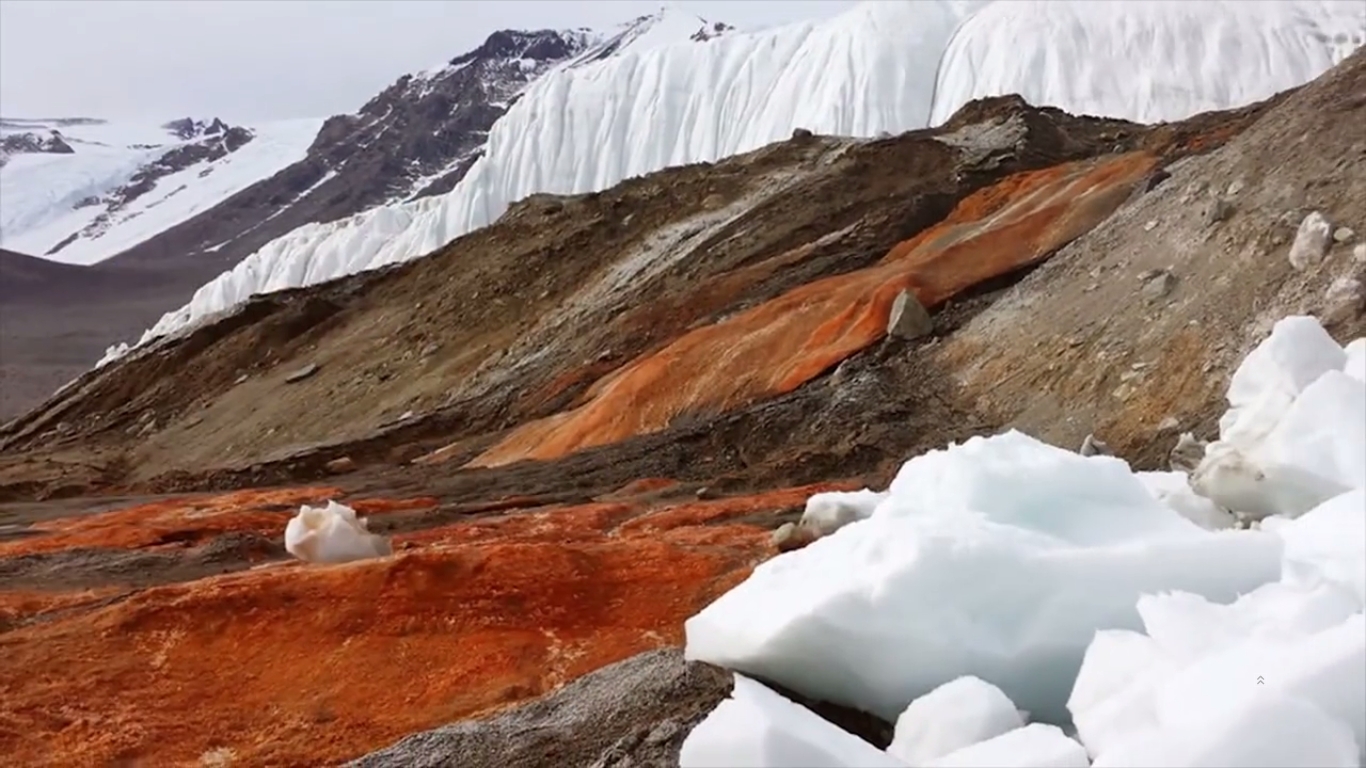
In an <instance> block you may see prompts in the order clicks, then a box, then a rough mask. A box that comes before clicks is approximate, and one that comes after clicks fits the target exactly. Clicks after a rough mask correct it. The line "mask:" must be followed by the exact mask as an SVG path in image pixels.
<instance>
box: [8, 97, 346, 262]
mask: <svg viewBox="0 0 1366 768" xmlns="http://www.w3.org/2000/svg"><path fill="white" fill-rule="evenodd" d="M62 122H66V121H20V120H8V121H6V123H5V125H4V128H3V135H5V136H14V135H18V134H20V133H21V132H22V133H41V134H47V133H49V132H50V131H53V130H55V131H58V132H59V135H60V137H61V138H62V139H63V140H64V142H65V143H66V145H68V146H69V147H70V148H71V150H72V151H71V152H70V153H64V154H56V153H50V152H43V153H23V154H11V155H10V156H9V157H8V158H7V162H6V163H5V165H4V166H3V168H2V169H0V244H3V246H4V247H6V248H11V249H14V250H16V251H20V252H23V253H32V254H37V255H45V256H46V257H47V258H50V259H53V260H56V261H62V262H66V263H71V264H92V263H95V262H98V261H102V260H104V259H106V258H109V257H110V256H113V255H115V254H117V253H119V252H121V251H124V250H126V249H128V248H131V247H133V246H135V245H137V244H138V243H140V242H143V241H144V240H146V239H148V238H150V237H152V236H154V235H156V234H158V233H160V232H162V231H164V230H166V229H168V228H170V227H172V226H174V225H176V224H179V223H180V222H182V221H185V220H186V219H188V218H190V217H191V216H193V215H195V214H196V213H199V212H201V211H203V210H207V209H208V208H211V207H213V206H214V205H216V204H217V203H219V202H220V201H222V200H224V199H226V198H227V197H229V196H231V195H233V194H234V193H236V192H238V191H240V190H242V189H244V188H246V187H248V186H250V185H251V184H254V183H255V182H257V181H260V180H261V179H263V178H266V177H269V176H270V175H271V174H273V173H275V172H276V171H278V170H279V169H281V168H283V167H285V166H287V165H289V164H290V163H293V162H295V161H297V160H299V159H301V158H302V157H303V156H304V154H305V152H306V151H307V149H308V146H309V144H310V143H311V142H312V141H313V138H314V137H315V136H316V135H317V132H318V127H319V126H320V125H321V124H322V121H321V120H286V121H278V122H270V123H262V124H259V125H257V126H254V127H252V128H240V127H239V128H233V127H230V126H227V125H226V124H222V123H218V127H217V128H216V129H213V128H211V127H210V129H209V131H208V132H206V126H205V125H204V124H202V123H200V124H197V125H196V124H195V123H194V122H193V121H176V122H175V123H169V124H167V125H156V124H154V123H146V124H139V123H122V122H118V123H106V122H102V121H100V122H94V121H91V122H80V123H76V124H68V125H63V124H61V123H62Z"/></svg>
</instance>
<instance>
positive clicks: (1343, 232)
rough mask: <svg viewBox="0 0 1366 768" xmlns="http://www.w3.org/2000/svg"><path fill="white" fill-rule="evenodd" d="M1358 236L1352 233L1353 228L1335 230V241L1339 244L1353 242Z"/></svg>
mask: <svg viewBox="0 0 1366 768" xmlns="http://www.w3.org/2000/svg"><path fill="white" fill-rule="evenodd" d="M1356 234H1357V233H1355V232H1353V231H1352V228H1351V227H1338V228H1337V229H1335V230H1333V241H1334V242H1338V243H1345V242H1347V241H1348V240H1351V239H1352V238H1354V237H1356Z"/></svg>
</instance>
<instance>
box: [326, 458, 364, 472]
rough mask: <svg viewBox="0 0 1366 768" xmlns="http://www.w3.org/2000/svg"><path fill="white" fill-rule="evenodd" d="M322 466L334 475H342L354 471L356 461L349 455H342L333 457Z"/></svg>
mask: <svg viewBox="0 0 1366 768" xmlns="http://www.w3.org/2000/svg"><path fill="white" fill-rule="evenodd" d="M323 466H324V467H325V468H326V469H327V471H328V472H331V473H332V474H334V475H344V474H346V473H347V472H355V471H356V462H355V460H354V459H352V458H351V457H350V456H342V457H340V458H336V459H333V460H331V461H329V462H327V463H326V464H325V465H323Z"/></svg>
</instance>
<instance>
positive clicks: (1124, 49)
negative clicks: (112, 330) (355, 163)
mask: <svg viewBox="0 0 1366 768" xmlns="http://www.w3.org/2000/svg"><path fill="white" fill-rule="evenodd" d="M668 18H670V15H669V14H667V13H666V14H660V15H659V17H657V21H658V23H660V24H663V23H664V20H665V19H668ZM698 22H700V20H697V19H693V20H692V21H690V22H689V23H683V24H680V23H677V22H676V21H675V22H674V23H671V24H670V28H671V29H676V30H679V31H682V30H687V29H690V28H692V29H695V28H696V27H697V24H698ZM641 39H642V40H646V41H648V42H645V43H641V44H631V45H626V46H623V47H621V48H619V49H617V50H615V51H613V52H612V53H611V55H610V56H606V57H604V58H601V59H600V60H593V61H589V62H584V61H581V60H580V61H572V62H568V63H566V64H565V65H562V66H560V67H558V68H555V69H553V70H551V71H550V72H548V73H547V74H546V75H545V76H543V77H542V78H540V79H539V80H537V81H535V82H534V83H532V85H531V86H530V87H529V88H528V89H527V90H526V91H525V92H524V94H523V96H522V98H521V99H520V100H519V101H518V102H517V103H516V104H515V105H514V106H513V107H512V108H511V109H510V110H509V111H508V113H507V114H506V115H505V116H504V117H503V118H502V119H501V120H499V121H498V122H497V123H495V124H494V127H493V130H492V131H491V132H490V135H489V140H488V145H487V151H486V152H485V154H484V156H483V157H482V158H481V159H480V160H479V161H477V162H476V163H475V164H474V166H473V167H472V168H471V170H470V172H469V173H468V175H467V176H466V177H465V178H464V179H463V180H462V181H461V182H460V184H458V185H457V186H456V187H455V188H454V189H453V190H451V192H449V193H447V194H446V195H442V196H434V197H430V198H424V199H422V200H418V201H414V202H409V203H402V204H397V205H391V206H385V207H382V208H376V209H372V210H370V211H366V212H363V213H361V214H357V215H355V216H353V217H350V218H347V219H343V220H340V221H336V222H330V223H328V224H314V225H307V226H304V227H300V228H299V229H297V230H294V231H292V232H290V233H288V234H286V235H284V236H282V237H280V238H277V239H276V240H274V241H272V242H270V243H267V244H266V245H265V246H263V247H262V248H261V249H260V250H259V251H257V252H256V253H254V254H252V255H251V256H249V257H247V258H246V259H244V260H243V261H242V262H240V263H239V264H238V265H237V266H235V267H234V268H233V269H232V270H230V271H228V272H225V273H223V274H222V275H220V276H219V277H217V278H215V279H214V280H213V281H211V282H209V283H208V284H206V285H205V286H203V287H202V288H200V290H199V291H198V292H196V293H195V295H194V296H193V297H192V298H191V300H190V301H189V303H188V304H186V305H185V306H184V307H181V308H180V309H177V310H175V311H172V312H169V313H167V314H166V315H165V316H163V317H162V318H161V320H159V321H158V322H157V323H156V325H155V326H153V327H152V328H151V329H149V330H148V331H146V332H145V333H144V334H143V335H142V338H141V339H140V340H139V341H138V342H137V343H136V344H135V345H133V346H132V347H130V346H129V345H127V344H120V345H118V346H116V347H113V348H111V349H110V350H109V352H108V353H107V354H106V355H105V357H104V359H103V360H101V361H100V363H99V364H100V365H104V364H106V363H108V362H110V361H112V360H115V359H118V358H119V357H121V356H123V355H124V354H126V353H127V352H128V351H130V349H133V348H136V347H138V346H143V345H146V344H148V343H150V342H151V341H153V340H155V339H157V338H161V337H163V336H168V335H173V334H178V333H181V332H184V331H185V330H187V329H189V328H193V327H195V326H196V325H198V324H200V323H202V322H205V321H207V320H210V319H212V318H214V317H218V316H221V315H222V313H224V312H225V311H228V310H230V309H231V308H232V307H234V306H236V305H238V304H241V303H242V302H244V301H246V300H247V299H248V298H250V297H251V296H252V295H253V294H258V293H269V292H272V291H278V290H283V289H286V288H293V287H299V286H304V285H311V284H315V283H319V282H323V281H326V280H329V279H333V278H337V277H341V276H344V275H347V274H352V273H355V272H360V271H364V270H368V269H375V268H378V267H382V266H385V265H388V264H392V263H396V262H400V261H405V260H408V259H412V258H415V257H418V256H421V255H423V254H426V253H429V252H431V251H433V250H435V249H437V248H440V247H442V246H444V245H446V244H447V243H449V242H450V241H452V240H453V239H455V238H456V237H459V236H460V235H462V234H465V233H467V232H470V231H472V230H474V229H477V228H479V227H482V226H485V225H487V224H489V223H491V222H492V221H494V220H495V219H496V218H497V217H498V216H500V215H502V213H503V212H504V211H505V210H506V209H507V207H508V205H509V204H510V203H512V202H515V201H517V200H520V199H522V198H524V197H526V196H527V195H530V194H533V193H538V192H548V193H555V194H577V193H584V192H591V191H597V190H601V189H605V188H607V187H609V186H611V185H613V184H616V183H617V182H620V181H622V180H624V179H627V178H630V177H633V176H638V175H642V174H646V173H649V172H652V171H656V170H659V169H662V168H665V167H669V166H675V165H681V164H687V163H696V162H710V161H715V160H718V159H721V158H723V157H727V156H730V155H734V154H738V153H741V152H746V151H749V150H753V149H757V148H758V147H761V146H763V145H765V144H769V143H772V142H774V141H778V140H781V139H785V138H787V137H789V136H790V135H791V133H792V131H793V130H794V129H796V128H806V129H808V130H811V131H814V132H816V133H821V134H833V135H845V136H863V137H870V136H874V135H877V134H879V133H881V132H884V131H886V132H891V133H898V132H901V131H906V130H911V129H916V128H923V127H926V126H929V125H933V124H937V123H938V122H941V121H943V120H944V119H946V118H947V117H948V116H949V115H951V114H952V113H953V112H954V111H955V110H956V109H957V108H958V107H960V106H962V105H963V104H964V103H966V102H968V101H969V100H971V99H974V98H980V97H984V96H991V95H1001V94H1006V93H1019V94H1021V95H1023V96H1024V97H1025V98H1027V99H1028V100H1029V101H1031V102H1033V103H1036V104H1047V105H1051V106H1056V107H1060V108H1062V109H1065V110H1067V111H1069V112H1074V113H1076V112H1081V113H1089V114H1098V115H1105V116H1110V117H1120V118H1127V119H1131V120H1137V121H1142V122H1152V121H1157V120H1173V119H1178V118H1182V117H1186V116H1189V115H1190V114H1193V113H1196V112H1199V111H1204V110H1210V109H1219V108H1228V107H1233V106H1238V105H1241V104H1245V103H1248V102H1252V101H1256V100H1259V99H1263V98H1266V97H1268V96H1271V95H1273V94H1274V93H1276V92H1278V91H1281V90H1284V89H1286V88H1290V87H1293V86H1296V85H1299V84H1302V83H1305V82H1308V81H1309V80H1311V79H1313V78H1314V77H1316V76H1318V75H1319V74H1321V73H1322V72H1324V71H1326V70H1327V69H1329V68H1330V67H1332V66H1333V65H1335V64H1336V63H1338V62H1339V61H1341V60H1342V59H1344V58H1346V56H1347V55H1348V54H1350V53H1351V51H1352V50H1354V49H1355V48H1356V47H1358V46H1360V45H1361V44H1362V43H1363V42H1366V4H1363V3H1360V2H1356V1H1355V0H1340V1H1333V0H1273V1H1271V2H1258V3H1244V2H1230V1H1224V0H1208V1H1206V2H1200V3H1173V2H1167V1H1166V0H1133V1H1131V2H1125V3H1123V4H1119V3H1095V2H1090V1H1089V0H1080V1H1074V0H1028V1H1021V0H935V1H934V2H912V1H911V0H897V1H895V2H893V1H889V0H873V1H871V2H864V3H861V4H858V5H855V6H853V7H852V8H850V9H849V10H848V11H846V12H844V13H843V14H840V15H838V16H835V17H833V18H830V19H826V20H822V21H818V22H817V21H808V22H800V23H796V24H790V25H785V26H781V27H776V28H772V29H767V30H762V31H755V32H748V33H741V32H731V33H729V34H726V35H723V36H719V37H715V38H712V39H705V40H693V39H689V38H688V37H682V36H680V35H678V34H669V35H659V34H644V35H642V36H641Z"/></svg>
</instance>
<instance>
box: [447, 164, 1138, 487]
mask: <svg viewBox="0 0 1366 768" xmlns="http://www.w3.org/2000/svg"><path fill="white" fill-rule="evenodd" d="M1155 163H1156V158H1154V157H1153V156H1152V155H1149V154H1147V153H1141V152H1135V153H1129V154H1125V155H1117V156H1115V157H1112V158H1107V159H1105V160H1101V161H1095V162H1082V163H1069V164H1064V165H1060V166H1055V167H1052V168H1049V169H1046V170H1041V171H1033V172H1028V173H1020V174H1016V175H1014V176H1011V177H1009V178H1007V179H1005V180H1004V181H1002V182H1000V183H999V184H996V185H994V186H992V187H989V188H987V189H984V190H981V191H978V192H977V193H975V194H973V195H971V196H969V197H967V198H966V199H964V200H963V201H962V202H960V203H959V205H958V206H957V207H956V208H955V209H954V211H953V212H952V213H951V214H950V215H949V216H948V217H947V218H946V219H945V221H944V222H942V223H941V224H939V225H937V226H935V227H932V228H930V229H928V230H926V231H925V232H922V233H921V234H920V235H918V236H916V237H915V238H913V239H911V240H907V241H905V242H903V243H900V244H898V245H897V246H896V247H894V248H893V249H892V250H891V251H890V252H889V253H888V254H887V255H886V256H885V257H884V258H883V259H882V260H881V261H880V262H879V263H878V264H876V265H874V266H872V267H869V268H867V269H863V270H858V271H855V272H850V273H847V274H843V275H837V276H833V277H829V278H825V279H822V280H817V281H815V282H812V283H808V284H806V285H803V286H801V287H799V288H796V289H794V290H792V291H789V292H788V293H786V294H783V295H782V296H779V297H777V298H775V299H773V300H771V301H768V302H765V303H764V304H761V305H759V306H757V307H754V308H753V309H750V310H748V311H746V312H743V313H740V314H738V315H736V316H735V317H733V318H730V319H728V320H726V321H724V322H721V323H717V324H715V325H711V326H706V327H702V328H698V329H695V330H693V331H690V332H688V333H686V334H684V335H683V336H681V337H679V338H678V339H676V340H675V341H674V342H672V343H671V344H669V345H667V346H665V347H664V348H663V349H661V350H659V351H657V352H655V353H653V354H651V355H648V356H646V357H644V358H641V359H638V360H636V361H634V362H632V363H630V364H629V365H627V366H625V367H623V368H622V369H620V370H619V371H617V372H616V373H614V374H612V375H611V376H609V377H607V378H605V379H603V380H601V381H599V382H598V383H597V384H596V385H595V386H594V388H593V397H592V399H591V400H589V401H588V402H587V403H585V404H584V405H582V406H581V407H578V408H575V409H573V410H570V411H566V412H563V413H559V414H555V415H553V416H550V417H548V418H545V419H541V420H538V421H533V422H530V423H528V424H525V425H523V426H522V427H520V428H518V429H516V430H514V431H513V432H512V433H511V434H509V435H508V436H507V437H506V438H505V439H503V440H502V441H501V442H499V443H498V444H497V445H495V446H493V447H492V448H490V449H489V450H488V451H486V452H484V453H483V454H481V455H480V456H478V457H477V458H475V459H474V460H473V461H471V462H470V463H469V465H468V466H472V467H491V466H499V465H502V464H508V463H511V462H515V461H520V460H524V459H541V460H548V459H555V458H559V457H561V456H565V455H568V454H570V453H573V452H575V451H578V450H581V449H584V448H590V447H593V446H597V445H605V444H609V443H614V442H617V441H620V440H623V439H626V438H629V437H633V436H636V435H640V434H648V433H650V432H655V431H659V430H662V429H664V428H666V427H667V426H668V425H669V423H670V422H671V421H672V420H673V419H674V418H675V417H677V416H678V415H679V414H681V413H683V412H686V411H692V410H696V409H704V408H705V409H712V410H717V411H724V410H727V409H729V408H733V407H736V406H738V405H742V404H745V403H747V402H752V401H754V400H757V399H761V398H768V397H773V396H775V395H780V394H783V393H786V392H790V391H792V390H794V389H796V388H797V387H799V386H801V385H802V384H804V383H806V382H808V381H810V380H811V379H812V378H814V377H816V376H817V375H819V374H820V373H821V372H822V371H825V370H827V369H829V368H830V367H831V366H833V365H835V364H837V363H838V362H840V361H841V360H843V359H845V358H847V357H849V356H850V355H852V354H854V353H855V352H858V351H859V350H861V349H863V348H865V347H867V346H869V345H871V344H873V343H874V342H876V341H877V340H878V339H880V338H881V337H882V336H883V335H884V334H885V333H886V329H887V319H888V314H889V313H890V310H891V305H892V302H893V301H894V300H895V299H896V296H897V294H898V293H900V292H901V291H903V290H907V291H911V292H913V293H914V294H915V295H916V297H917V298H919V300H920V301H921V303H923V304H924V305H925V306H927V307H931V308H933V307H935V306H938V305H940V304H942V303H943V302H944V301H946V300H948V299H950V298H953V297H954V296H955V295H957V294H960V293H962V292H963V291H966V290H968V289H970V288H972V287H973V286H976V285H979V284H981V283H982V282H984V281H987V280H990V279H992V278H995V277H999V276H1001V275H1004V274H1008V273H1010V272H1013V271H1015V270H1018V269H1020V268H1022V267H1025V266H1027V265H1029V264H1032V263H1034V262H1037V261H1039V260H1040V259H1042V258H1044V257H1046V256H1047V255H1048V254H1049V253H1051V252H1053V251H1054V250H1056V249H1057V248H1059V247H1060V246H1062V245H1063V244H1065V243H1067V242H1068V241H1070V240H1072V239H1073V238H1075V237H1077V236H1079V235H1080V234H1082V233H1084V232H1086V231H1087V230H1089V229H1090V228H1091V227H1094V226H1095V225H1096V224H1098V223H1099V222H1100V221H1102V220H1103V219H1104V218H1105V217H1106V216H1109V215H1110V213H1112V212H1113V211H1114V210H1115V208H1117V207H1118V206H1119V205H1120V203H1122V202H1123V201H1124V199H1125V198H1126V197H1127V196H1128V195H1129V193H1130V192H1131V190H1132V189H1133V186H1134V184H1135V183H1136V182H1138V180H1139V179H1141V178H1143V176H1144V174H1146V173H1147V172H1148V171H1149V170H1151V169H1152V167H1153V166H1154V165H1155Z"/></svg>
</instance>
